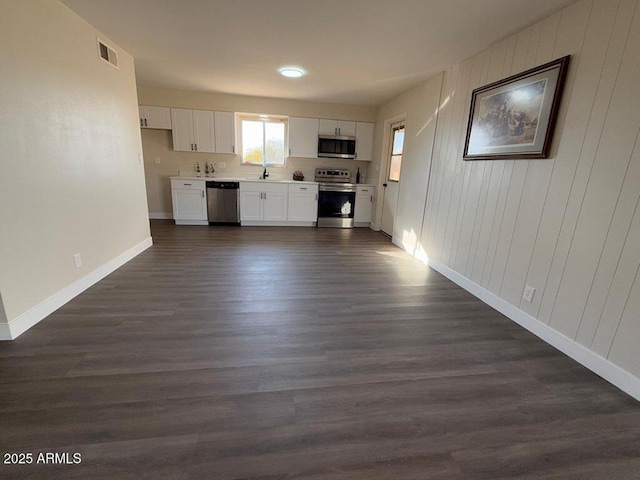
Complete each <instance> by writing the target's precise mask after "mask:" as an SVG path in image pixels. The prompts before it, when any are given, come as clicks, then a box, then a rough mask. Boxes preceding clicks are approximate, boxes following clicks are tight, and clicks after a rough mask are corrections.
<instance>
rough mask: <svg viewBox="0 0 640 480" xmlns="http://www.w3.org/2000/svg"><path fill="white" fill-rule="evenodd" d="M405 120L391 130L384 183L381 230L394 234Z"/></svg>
mask: <svg viewBox="0 0 640 480" xmlns="http://www.w3.org/2000/svg"><path fill="white" fill-rule="evenodd" d="M404 127H405V123H404V121H402V122H398V123H394V124H393V125H391V131H390V132H389V153H388V161H387V176H386V181H385V183H383V184H382V187H383V192H382V220H381V221H380V230H382V232H383V233H385V234H387V235H389V236H390V237H391V236H393V225H394V223H395V216H396V209H397V206H398V190H399V185H400V172H401V170H402V150H403V147H404V131H405V128H404Z"/></svg>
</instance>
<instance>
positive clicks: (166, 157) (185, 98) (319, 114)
mask: <svg viewBox="0 0 640 480" xmlns="http://www.w3.org/2000/svg"><path fill="white" fill-rule="evenodd" d="M139 99H140V104H141V105H158V106H166V107H177V108H193V109H200V110H220V111H227V112H245V113H265V114H272V115H287V116H297V117H312V118H335V119H341V120H352V121H361V122H375V118H376V117H375V114H376V110H377V108H376V107H371V106H358V105H339V104H332V103H319V102H304V101H300V100H286V99H277V98H265V97H251V96H243V95H227V94H222V93H206V92H194V91H187V90H174V89H167V88H158V87H149V86H141V87H140V89H139ZM142 145H143V149H144V155H145V173H146V181H147V192H148V199H149V212H150V215H151V216H152V218H153V217H162V216H164V217H168V218H171V217H170V215H171V211H172V208H171V188H170V187H171V185H170V182H169V177H170V176H173V175H178V172H179V171H181V170H188V171H193V166H194V164H195V162H201V164H202V163H203V162H211V163H219V162H224V163H226V167H225V168H224V169H222V168H219V167H218V169H217V170H216V175H218V176H221V175H226V176H237V177H247V176H255V177H258V176H259V175H260V173H262V167H256V166H247V165H241V164H240V157H239V156H238V155H227V154H217V153H200V152H197V153H196V152H175V151H173V142H172V138H171V132H170V131H168V130H151V129H142ZM156 158H159V159H160V164H156V163H155V159H156ZM370 163H371V162H361V161H355V160H338V159H327V158H292V157H289V158H287V163H286V166H285V167H284V168H270V169H269V170H270V175H271V178H279V177H282V178H283V179H291V174H292V173H293V172H294V171H296V170H300V171H301V172H302V173H303V174H304V176H305V179H307V180H313V175H314V169H315V168H316V167H328V168H343V169H349V170H351V172H352V175H353V178H355V174H356V169H357V168H360V170H361V172H362V173H363V174H366V173H367V170H369V166H370Z"/></svg>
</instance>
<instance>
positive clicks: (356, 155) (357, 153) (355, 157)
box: [353, 152, 358, 160]
mask: <svg viewBox="0 0 640 480" xmlns="http://www.w3.org/2000/svg"><path fill="white" fill-rule="evenodd" d="M356 158H358V152H356V156H355V157H353V159H354V160H355V159H356Z"/></svg>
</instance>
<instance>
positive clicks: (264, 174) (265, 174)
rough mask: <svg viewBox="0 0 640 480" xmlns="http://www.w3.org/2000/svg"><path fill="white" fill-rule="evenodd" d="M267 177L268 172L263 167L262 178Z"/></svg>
mask: <svg viewBox="0 0 640 480" xmlns="http://www.w3.org/2000/svg"><path fill="white" fill-rule="evenodd" d="M268 177H269V172H267V167H264V170H263V171H262V177H261V178H262V179H263V180H264V179H266V178H268Z"/></svg>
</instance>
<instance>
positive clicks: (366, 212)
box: [353, 185, 376, 227]
mask: <svg viewBox="0 0 640 480" xmlns="http://www.w3.org/2000/svg"><path fill="white" fill-rule="evenodd" d="M375 190H376V189H375V187H371V186H361V185H358V186H357V187H356V206H355V210H354V212H353V224H354V226H356V227H368V226H369V224H370V223H371V211H372V207H373V195H374V193H375Z"/></svg>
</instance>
